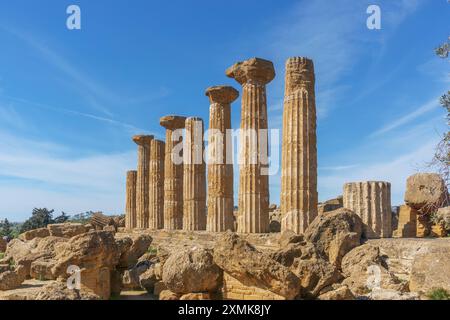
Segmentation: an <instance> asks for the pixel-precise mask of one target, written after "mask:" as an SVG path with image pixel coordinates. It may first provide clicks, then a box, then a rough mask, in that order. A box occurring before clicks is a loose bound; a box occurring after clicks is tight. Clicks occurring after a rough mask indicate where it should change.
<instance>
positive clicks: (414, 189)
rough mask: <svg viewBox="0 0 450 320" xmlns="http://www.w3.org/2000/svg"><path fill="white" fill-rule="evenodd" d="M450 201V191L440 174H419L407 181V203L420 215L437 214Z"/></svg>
mask: <svg viewBox="0 0 450 320" xmlns="http://www.w3.org/2000/svg"><path fill="white" fill-rule="evenodd" d="M448 201H449V196H448V190H447V187H446V185H445V182H444V180H443V179H442V177H441V176H440V175H439V174H436V173H418V174H415V175H412V176H410V177H409V178H408V180H407V181H406V192H405V203H406V204H407V205H409V206H410V207H412V208H414V209H416V210H418V211H419V212H420V214H431V213H435V212H436V211H437V210H438V209H439V208H441V207H445V206H446V205H447V204H448Z"/></svg>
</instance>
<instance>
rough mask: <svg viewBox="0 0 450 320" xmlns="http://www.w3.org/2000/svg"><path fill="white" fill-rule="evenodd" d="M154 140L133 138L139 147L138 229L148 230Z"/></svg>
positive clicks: (151, 138) (141, 136)
mask: <svg viewBox="0 0 450 320" xmlns="http://www.w3.org/2000/svg"><path fill="white" fill-rule="evenodd" d="M152 140H153V136H144V135H138V136H134V137H133V141H134V142H135V143H136V144H137V145H138V165H137V180H136V216H137V219H136V220H137V224H136V227H137V228H138V229H147V228H148V218H149V211H148V205H149V190H148V188H149V176H150V142H151V141H152Z"/></svg>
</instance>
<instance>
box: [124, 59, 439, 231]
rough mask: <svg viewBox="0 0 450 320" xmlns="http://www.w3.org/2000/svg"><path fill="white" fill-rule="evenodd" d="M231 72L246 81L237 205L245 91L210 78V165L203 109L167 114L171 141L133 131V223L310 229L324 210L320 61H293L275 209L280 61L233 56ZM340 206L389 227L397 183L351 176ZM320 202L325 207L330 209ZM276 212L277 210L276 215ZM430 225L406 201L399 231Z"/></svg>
mask: <svg viewBox="0 0 450 320" xmlns="http://www.w3.org/2000/svg"><path fill="white" fill-rule="evenodd" d="M225 74H226V76H228V77H230V78H233V79H234V80H236V81H237V82H238V83H239V84H240V85H241V86H242V99H241V124H240V132H239V139H240V150H239V156H240V157H239V190H238V206H237V207H234V199H233V196H234V187H233V180H234V179H233V161H234V159H233V152H232V150H233V141H232V138H233V137H232V133H231V129H232V126H231V104H232V103H233V102H234V101H236V100H237V98H238V97H239V91H238V90H236V89H234V88H233V87H231V86H225V85H222V86H212V87H209V88H208V89H207V90H206V93H205V94H206V96H207V97H208V99H209V110H210V113H209V128H208V129H209V130H208V135H207V137H206V139H207V140H208V152H207V160H208V163H207V164H206V163H205V160H204V150H205V146H204V130H205V128H204V122H203V120H202V119H200V118H197V117H189V118H186V117H183V116H177V115H169V116H165V117H162V118H161V119H160V124H161V126H162V127H164V128H165V129H166V139H165V142H163V141H160V140H155V139H153V136H145V135H139V136H135V137H133V140H134V141H135V143H136V144H137V145H138V163H137V170H136V171H130V172H128V173H127V188H126V190H127V191H126V228H127V229H147V228H148V229H151V230H158V229H164V230H166V231H174V230H184V231H201V230H206V231H209V232H224V231H227V230H235V231H237V232H239V233H247V234H252V233H256V234H258V233H268V232H279V231H280V229H281V231H285V230H290V231H293V232H295V233H297V234H303V233H305V231H306V229H307V228H308V226H309V225H310V224H311V222H312V221H313V220H314V219H315V218H316V217H317V215H318V206H319V204H318V193H317V137H316V102H315V73H314V63H313V61H312V60H310V59H308V58H304V57H292V58H289V59H288V60H287V61H286V73H285V93H284V107H283V125H282V130H283V132H282V133H283V134H282V144H281V145H282V152H281V153H282V159H281V190H280V191H281V192H280V204H281V206H280V209H277V208H276V206H275V207H274V208H272V206H271V208H272V209H270V210H269V176H268V167H269V162H268V131H267V129H268V119H267V97H266V85H267V84H268V83H270V82H271V81H272V80H273V79H274V77H275V69H274V66H273V64H272V62H270V61H267V60H263V59H260V58H252V59H249V60H246V61H243V62H237V63H235V64H234V65H233V66H231V67H230V68H228V69H227V70H226V72H225ZM206 169H207V178H206ZM411 181H412V180H411ZM415 192H416V191H415ZM416 193H417V192H416ZM416 193H414V192H410V194H412V195H415V194H416ZM410 198H411V199H412V200H411V199H410V200H409V201H410V202H411V201H414V199H413V198H412V196H410ZM340 207H345V208H347V209H350V210H352V211H354V212H355V213H356V214H358V215H359V216H360V217H361V219H362V221H363V223H364V233H365V236H366V237H367V238H379V237H381V238H386V237H391V236H392V229H393V228H394V229H395V227H396V226H394V227H392V212H391V198H390V183H388V182H379V181H369V182H358V183H346V184H345V186H344V195H343V201H342V203H341V204H339V205H338V206H337V207H336V208H340ZM275 209H277V210H275ZM274 210H275V211H274ZM322 211H323V212H322V215H326V214H327V211H329V210H322ZM269 212H273V213H274V214H272V213H270V216H269ZM275 213H276V214H275ZM272 219H277V220H275V221H272ZM277 225H278V227H277ZM269 226H272V227H270V228H269ZM428 227H429V226H428V222H424V218H422V217H419V216H418V215H417V214H416V212H415V211H414V210H412V209H411V208H410V207H407V206H406V207H402V208H401V209H400V217H399V225H398V228H397V230H396V232H395V236H396V237H409V236H418V237H420V236H425V235H427V234H428V233H429V229H430V228H428ZM435 229H436V228H435ZM436 230H437V229H436Z"/></svg>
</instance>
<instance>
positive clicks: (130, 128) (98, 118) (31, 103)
mask: <svg viewBox="0 0 450 320" xmlns="http://www.w3.org/2000/svg"><path fill="white" fill-rule="evenodd" d="M2 97H3V98H5V99H8V100H9V101H14V102H18V103H22V104H25V105H29V106H34V107H37V108H40V109H44V110H47V111H51V112H56V113H62V114H66V115H69V116H78V117H83V118H88V119H91V120H96V121H100V122H103V123H105V124H109V125H113V126H116V127H120V128H122V129H124V130H126V131H127V132H128V133H130V134H137V133H139V134H144V133H148V134H153V135H154V136H155V137H158V138H162V137H160V135H159V134H157V133H152V132H149V131H148V130H145V129H141V128H138V127H136V126H134V125H132V124H129V123H126V122H123V121H118V120H115V119H113V118H108V117H105V116H99V115H96V114H92V113H86V112H80V111H76V110H75V109H67V108H57V107H55V106H50V105H47V104H42V103H38V102H34V101H30V100H27V99H22V98H18V97H12V96H9V95H3V96H2ZM0 112H1V110H0ZM16 115H17V116H19V115H18V114H16ZM11 116H12V115H11ZM13 121H14V119H13Z"/></svg>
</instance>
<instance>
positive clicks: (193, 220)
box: [183, 117, 206, 231]
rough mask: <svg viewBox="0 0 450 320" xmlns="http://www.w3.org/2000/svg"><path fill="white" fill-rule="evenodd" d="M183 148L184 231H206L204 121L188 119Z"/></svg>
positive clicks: (193, 118)
mask: <svg viewBox="0 0 450 320" xmlns="http://www.w3.org/2000/svg"><path fill="white" fill-rule="evenodd" d="M185 128H186V129H185V140H184V148H183V157H184V161H183V162H184V172H183V230H188V231H194V230H206V165H205V162H204V161H203V150H204V144H203V131H204V129H203V120H202V119H200V118H195V117H191V118H187V119H186V123H185Z"/></svg>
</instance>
